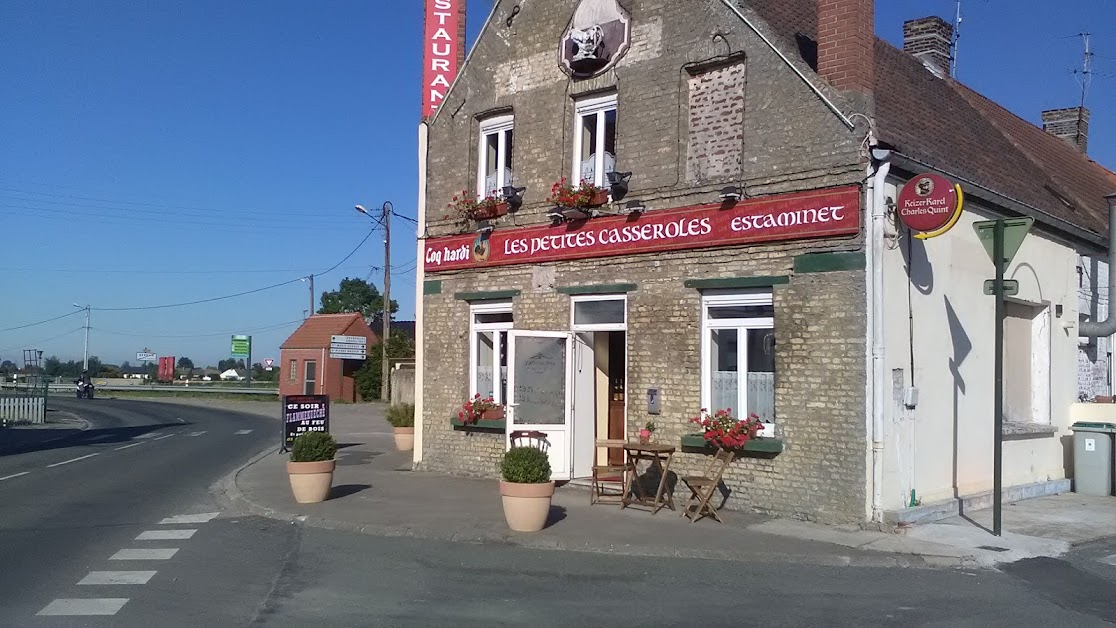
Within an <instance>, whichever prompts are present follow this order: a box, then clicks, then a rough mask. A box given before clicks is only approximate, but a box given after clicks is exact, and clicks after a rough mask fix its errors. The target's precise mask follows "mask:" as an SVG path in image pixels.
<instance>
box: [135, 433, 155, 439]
mask: <svg viewBox="0 0 1116 628" xmlns="http://www.w3.org/2000/svg"><path fill="white" fill-rule="evenodd" d="M156 434H158V432H144V433H143V434H140V435H139V436H136V438H151V437H153V436H155V435H156Z"/></svg>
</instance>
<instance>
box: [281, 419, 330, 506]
mask: <svg viewBox="0 0 1116 628" xmlns="http://www.w3.org/2000/svg"><path fill="white" fill-rule="evenodd" d="M336 456H337V443H336V441H334V440H333V437H332V436H330V435H329V434H328V433H326V432H306V433H304V434H302V435H301V436H299V437H298V438H296V439H295V440H294V444H293V445H292V446H291V459H290V461H289V462H287V475H288V476H290V479H291V491H292V492H293V493H294V498H295V501H296V502H298V503H300V504H314V503H317V502H321V501H325V499H326V498H327V497H329V489H330V488H331V487H332V486H333V470H334V469H336V468H337V459H336Z"/></svg>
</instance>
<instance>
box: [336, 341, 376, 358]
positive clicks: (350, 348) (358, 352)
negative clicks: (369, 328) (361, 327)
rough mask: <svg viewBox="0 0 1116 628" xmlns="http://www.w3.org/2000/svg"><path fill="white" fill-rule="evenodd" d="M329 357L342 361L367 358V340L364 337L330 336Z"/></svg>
mask: <svg viewBox="0 0 1116 628" xmlns="http://www.w3.org/2000/svg"><path fill="white" fill-rule="evenodd" d="M329 357H331V358H340V359H342V360H364V359H367V358H368V339H367V338H365V337H364V336H330V337H329Z"/></svg>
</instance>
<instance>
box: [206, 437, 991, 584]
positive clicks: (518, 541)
mask: <svg viewBox="0 0 1116 628" xmlns="http://www.w3.org/2000/svg"><path fill="white" fill-rule="evenodd" d="M272 453H276V449H275V447H274V446H272V447H268V448H267V449H265V450H263V451H261V452H259V453H257V454H256V455H254V456H253V457H252V458H251V459H250V460H248V462H246V463H244V464H243V465H242V466H240V467H239V468H237V469H236V470H234V471H232V472H231V473H229V474H227V475H225V477H223V478H221V479H220V480H218V481H217V482H215V483H214V484H213V485H212V486H210V489H209V491H210V493H211V494H213V496H214V497H215V498H216V499H217V500H218V502H219V503H221V504H222V506H223V507H227V508H229V509H230V510H233V511H235V512H238V513H240V514H251V515H256V516H260V517H265V518H268V519H275V520H279V521H287V522H290V523H296V524H302V525H307V526H310V527H314V528H322V529H326V530H337V531H342V532H353V533H357V534H367V535H370V536H380V537H386V538H412V539H424V540H432V541H449V542H456V543H472V544H493V545H506V546H511V547H520V548H523V549H531V550H542V551H569V552H585V553H592V554H610V555H614V556H641V557H649V558H689V559H702V560H720V561H729V562H750V563H760V564H784V565H785V564H796V565H813V566H820V567H876V568H895V567H900V568H910V569H957V568H979V567H980V565H978V564H977V563H976V561H973V560H970V559H967V558H958V557H948V556H933V555H927V556H923V555H919V554H901V553H888V552H877V551H875V550H867V552H869V553H870V554H875V555H859V556H853V555H827V556H814V555H808V554H783V553H761V554H756V553H743V552H733V551H720V550H689V549H681V548H672V547H654V546H634V545H594V544H592V543H570V542H568V541H564V540H560V539H550V538H545V537H537V536H531V535H527V534H515V533H511V532H496V531H491V532H475V531H474V532H446V531H442V530H436V529H433V528H426V527H417V526H415V527H400V526H389V525H380V524H371V523H354V522H351V521H341V520H337V519H329V518H326V517H316V516H310V515H298V514H293V513H288V512H283V511H280V510H277V509H274V508H270V507H267V506H264V505H261V504H259V503H257V502H255V501H253V500H252V499H251V498H250V497H248V495H246V494H245V493H244V492H243V491H241V490H240V487H239V486H237V484H236V480H237V478H238V477H239V476H240V473H241V472H242V471H244V470H245V469H248V468H249V467H251V466H252V465H254V464H256V463H257V462H259V461H260V460H263V459H264V458H266V457H267V456H269V455H271V454H272Z"/></svg>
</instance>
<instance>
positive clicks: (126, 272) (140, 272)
mask: <svg viewBox="0 0 1116 628" xmlns="http://www.w3.org/2000/svg"><path fill="white" fill-rule="evenodd" d="M365 268H366V267H365V266H346V267H345V269H344V270H364V269H365ZM0 272H24V273H35V272H40V273H112V274H122V275H216V274H227V275H242V274H250V273H310V272H316V270H315V269H313V268H274V269H270V270H269V269H262V268H261V269H246V270H232V269H216V270H135V269H119V270H118V269H115V268H0ZM0 331H3V330H0Z"/></svg>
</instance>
